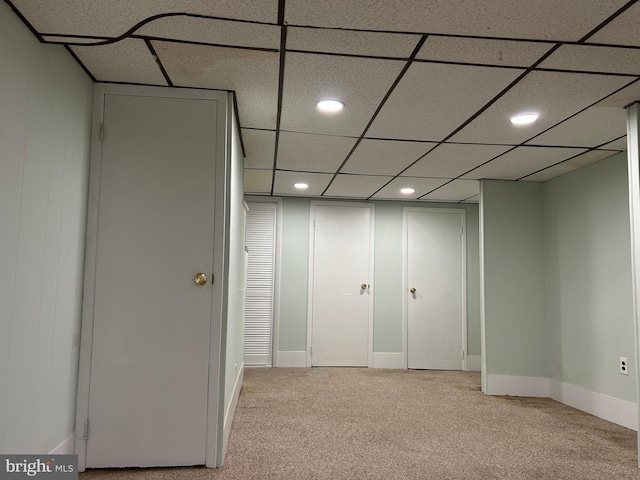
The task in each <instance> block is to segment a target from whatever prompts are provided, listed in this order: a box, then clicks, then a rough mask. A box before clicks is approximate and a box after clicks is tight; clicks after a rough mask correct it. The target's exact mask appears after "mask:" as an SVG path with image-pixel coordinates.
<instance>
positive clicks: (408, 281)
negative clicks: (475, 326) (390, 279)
mask: <svg viewBox="0 0 640 480" xmlns="http://www.w3.org/2000/svg"><path fill="white" fill-rule="evenodd" d="M464 213H465V212H464V210H455V209H425V208H423V209H420V208H405V249H406V251H405V262H406V263H405V273H406V277H405V286H404V295H405V299H404V300H405V312H406V316H407V368H415V369H439V370H461V369H462V368H463V365H464V357H465V352H464V345H465V343H466V341H464V338H465V336H466V335H465V334H466V328H465V326H466V307H465V305H466V298H465V261H464V258H465V242H464Z"/></svg>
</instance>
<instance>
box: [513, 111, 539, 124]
mask: <svg viewBox="0 0 640 480" xmlns="http://www.w3.org/2000/svg"><path fill="white" fill-rule="evenodd" d="M537 119H538V114H537V113H519V114H518V115H514V116H513V117H511V123H513V124H514V125H527V124H528V123H533V122H535V121H536V120H537Z"/></svg>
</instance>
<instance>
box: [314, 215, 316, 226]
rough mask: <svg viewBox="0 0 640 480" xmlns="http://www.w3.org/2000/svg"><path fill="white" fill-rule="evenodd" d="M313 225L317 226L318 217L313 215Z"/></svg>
mask: <svg viewBox="0 0 640 480" xmlns="http://www.w3.org/2000/svg"><path fill="white" fill-rule="evenodd" d="M313 226H314V227H315V226H316V217H313Z"/></svg>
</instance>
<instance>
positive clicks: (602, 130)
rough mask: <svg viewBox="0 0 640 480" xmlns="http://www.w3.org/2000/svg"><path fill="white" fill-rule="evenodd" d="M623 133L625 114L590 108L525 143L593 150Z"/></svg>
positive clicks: (612, 110)
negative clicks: (591, 148)
mask: <svg viewBox="0 0 640 480" xmlns="http://www.w3.org/2000/svg"><path fill="white" fill-rule="evenodd" d="M626 131H627V119H626V115H625V111H624V110H623V109H621V108H617V107H616V108H614V107H598V106H595V107H591V108H589V109H587V110H585V111H584V112H582V113H579V114H577V115H576V116H574V117H571V118H570V119H569V120H566V121H564V122H562V123H561V124H560V125H558V126H556V127H553V128H552V129H551V130H549V131H547V132H545V133H543V134H542V135H540V136H538V137H535V138H533V139H531V140H530V141H528V142H527V144H529V145H562V146H567V147H597V146H598V145H601V144H603V143H605V142H608V141H610V140H611V139H614V138H618V137H619V136H620V135H624V134H625V132H626Z"/></svg>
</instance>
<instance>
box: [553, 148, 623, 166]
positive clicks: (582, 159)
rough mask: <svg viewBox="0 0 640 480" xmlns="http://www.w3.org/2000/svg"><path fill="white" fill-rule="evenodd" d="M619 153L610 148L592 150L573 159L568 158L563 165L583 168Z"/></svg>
mask: <svg viewBox="0 0 640 480" xmlns="http://www.w3.org/2000/svg"><path fill="white" fill-rule="evenodd" d="M617 153H618V152H612V151H610V150H590V151H588V152H585V153H583V154H582V155H578V156H577V157H574V158H572V159H571V160H567V161H566V162H564V163H563V165H567V166H569V167H574V168H582V167H586V166H588V165H591V164H592V163H596V162H599V161H600V160H604V159H605V158H609V157H610V156H612V155H616V154H617Z"/></svg>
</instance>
